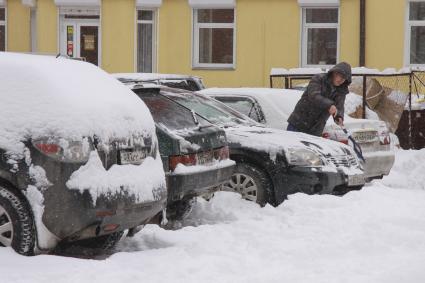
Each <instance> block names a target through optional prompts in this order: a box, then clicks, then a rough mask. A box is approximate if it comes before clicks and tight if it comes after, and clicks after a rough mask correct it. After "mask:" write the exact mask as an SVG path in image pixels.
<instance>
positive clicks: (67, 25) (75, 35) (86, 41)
mask: <svg viewBox="0 0 425 283" xmlns="http://www.w3.org/2000/svg"><path fill="white" fill-rule="evenodd" d="M60 33H61V44H60V48H61V54H66V55H68V56H69V57H72V58H82V59H84V60H86V61H87V62H90V63H93V64H95V65H99V60H100V52H99V51H100V50H99V19H90V20H88V19H79V18H78V19H67V18H66V15H65V19H64V21H62V24H61V32H60Z"/></svg>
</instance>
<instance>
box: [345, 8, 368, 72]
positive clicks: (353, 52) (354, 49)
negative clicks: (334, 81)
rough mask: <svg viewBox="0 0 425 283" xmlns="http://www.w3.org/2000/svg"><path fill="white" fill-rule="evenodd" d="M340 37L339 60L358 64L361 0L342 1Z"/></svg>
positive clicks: (352, 64) (354, 64)
mask: <svg viewBox="0 0 425 283" xmlns="http://www.w3.org/2000/svg"><path fill="white" fill-rule="evenodd" d="M369 1H370V0H369ZM372 1H374V0H372ZM339 39H340V43H339V61H346V62H348V63H350V64H351V66H353V67H354V66H358V65H359V53H360V51H359V48H360V0H342V1H341V5H340V30H339Z"/></svg>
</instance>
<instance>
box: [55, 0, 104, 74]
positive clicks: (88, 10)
mask: <svg viewBox="0 0 425 283" xmlns="http://www.w3.org/2000/svg"><path fill="white" fill-rule="evenodd" d="M65 15H77V16H78V15H98V16H99V19H82V20H81V22H83V21H85V22H84V23H85V24H86V23H87V25H90V26H97V27H98V41H99V46H98V60H97V62H98V67H99V68H101V67H102V9H100V8H99V7H90V6H88V7H86V6H78V7H71V6H70V7H58V15H57V22H58V28H57V47H56V48H57V50H58V53H61V52H62V49H61V47H62V46H61V41H62V39H63V34H62V32H61V31H62V28H63V26H64V25H66V24H67V23H69V22H72V19H70V20H68V19H65Z"/></svg>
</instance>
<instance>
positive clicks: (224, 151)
mask: <svg viewBox="0 0 425 283" xmlns="http://www.w3.org/2000/svg"><path fill="white" fill-rule="evenodd" d="M229 157H230V152H229V147H228V146H224V147H221V148H218V149H215V150H211V151H206V152H199V153H192V154H186V155H175V156H170V159H169V162H168V163H169V164H168V165H169V169H170V171H174V170H175V169H176V168H177V166H178V165H179V164H182V165H184V166H194V165H208V164H212V163H214V160H216V161H221V160H226V159H229Z"/></svg>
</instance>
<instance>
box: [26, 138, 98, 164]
mask: <svg viewBox="0 0 425 283" xmlns="http://www.w3.org/2000/svg"><path fill="white" fill-rule="evenodd" d="M32 144H33V145H34V147H35V148H36V149H38V150H39V151H40V152H41V153H43V154H44V155H47V156H49V157H50V158H53V159H56V160H59V161H62V162H77V163H82V162H86V161H87V160H88V159H89V155H90V151H91V150H93V146H92V145H91V143H90V142H89V141H88V139H87V138H84V139H82V140H80V141H68V140H65V139H56V138H41V139H36V140H33V141H32Z"/></svg>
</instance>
